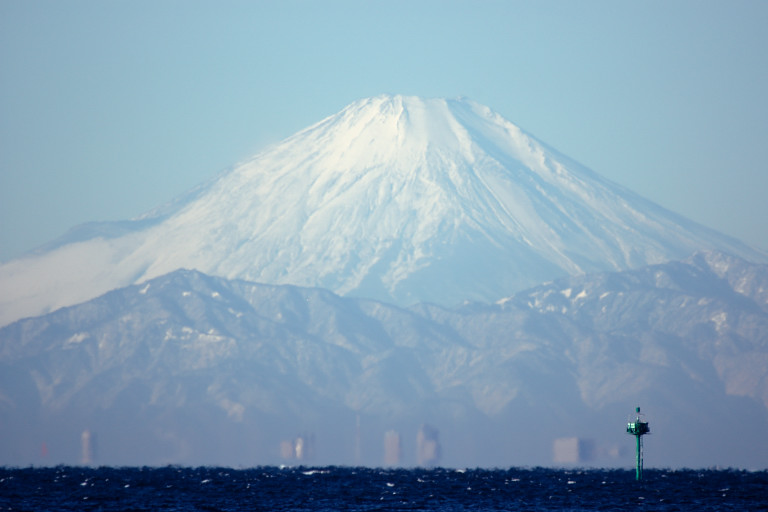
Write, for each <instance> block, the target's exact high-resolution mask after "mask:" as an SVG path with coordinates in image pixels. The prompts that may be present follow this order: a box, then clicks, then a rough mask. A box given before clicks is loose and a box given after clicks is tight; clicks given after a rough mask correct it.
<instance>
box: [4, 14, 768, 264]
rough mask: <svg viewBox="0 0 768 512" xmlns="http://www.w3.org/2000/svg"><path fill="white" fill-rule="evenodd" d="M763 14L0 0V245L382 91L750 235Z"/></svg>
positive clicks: (105, 209)
mask: <svg viewBox="0 0 768 512" xmlns="http://www.w3.org/2000/svg"><path fill="white" fill-rule="evenodd" d="M766 19H768V4H766V3H765V2H759V1H737V2H729V3H724V2H710V1H702V2H695V3H694V2H674V3H668V2H661V1H650V2H643V3H642V4H636V3H630V2H625V3H616V2H609V1H586V2H579V3H572V2H565V1H544V2H536V3H524V2H496V1H492V2H483V3H475V2H465V1H458V2H449V3H445V2H437V1H423V2H416V3H409V2H400V1H394V2H386V3H368V2H366V3H360V2H351V1H331V2H323V3H315V2H304V1H288V2H258V3H252V2H238V1H233V2H227V3H225V4H219V3H216V4H214V3H213V2H191V3H190V2H179V1H168V2H162V3H160V4H158V3H155V2H145V1H138V2H109V3H103V2H93V1H84V2H77V3H74V4H72V3H61V2H53V1H23V2H22V1H15V0H14V1H8V2H3V3H2V4H1V5H0V66H1V67H2V69H3V72H2V75H1V76H0V171H1V172H0V261H7V260H9V259H12V258H15V257H19V256H21V255H22V254H23V253H25V252H26V251H29V250H32V249H34V248H35V247H37V246H40V245H42V244H44V243H46V242H49V241H51V240H53V239H55V238H57V237H58V236H60V235H62V234H63V233H64V232H66V231H67V230H68V229H69V228H71V227H74V226H76V225H78V224H80V223H83V222H89V221H106V220H122V219H128V218H133V217H136V216H138V215H141V214H142V213H144V212H146V211H148V210H150V209H152V208H154V207H156V206H159V205H161V204H163V203H165V202H167V201H170V200H172V199H173V198H174V197H176V196H178V195H180V194H182V193H183V192H185V191H187V190H189V189H191V188H192V187H194V186H195V185H197V184H199V183H201V182H203V181H205V180H207V179H209V178H211V177H212V176H214V175H216V174H217V173H218V172H219V171H220V170H222V169H224V168H227V167H229V166H231V165H234V164H235V163H237V162H238V161H240V160H243V159H245V158H247V157H249V156H251V155H252V154H254V153H256V152H258V151H259V150H260V149H262V148H264V147H265V146H266V145H268V144H270V143H273V142H277V141H279V140H281V139H283V138H285V137H287V136H289V135H291V134H293V133H295V132H297V131H298V130H301V129H303V128H305V127H307V126H309V125H311V124H313V123H315V122H317V121H320V120H321V119H323V118H324V117H326V116H329V115H332V114H334V113H335V112H337V111H338V110H339V109H341V108H343V107H344V106H345V105H347V104H349V103H351V102H353V101H355V100H357V99H360V98H363V97H369V96H375V95H378V94H380V93H393V94H409V95H419V96H424V97H456V96H467V97H470V98H472V99H474V100H476V101H478V102H480V103H482V104H485V105H488V106H489V107H491V108H492V109H494V110H496V111H497V112H499V113H500V114H502V115H503V116H505V117H506V118H508V119H510V120H511V121H512V122H514V123H516V124H518V125H519V126H520V127H521V128H523V129H524V130H526V131H528V132H530V133H531V134H533V135H534V136H536V137H538V138H539V139H541V140H542V141H543V142H545V143H547V144H549V145H551V146H552V147H554V148H555V149H557V150H558V151H560V152H562V153H564V154H566V155H568V156H570V157H571V158H573V159H575V160H577V161H579V162H580V163H582V164H584V165H586V166H587V167H589V168H591V169H593V170H594V171H595V172H597V173H598V174H601V175H603V176H605V177H606V178H608V179H610V180H612V181H615V182H617V183H619V184H621V185H623V186H625V187H627V188H629V189H631V190H633V191H635V192H637V193H638V194H640V195H642V196H645V197H647V198H648V199H651V200H653V201H655V202H657V203H659V204H661V205H662V206H664V207H666V208H668V209H670V210H672V211H675V212H677V213H679V214H681V215H684V216H686V217H688V218H690V219H692V220H694V221H697V222H699V223H701V224H704V225H706V226H708V227H712V228H714V229H717V230H719V231H722V232H724V233H726V234H728V235H731V236H733V237H736V238H739V239H741V240H743V241H744V242H746V243H748V244H750V245H752V246H754V247H756V248H758V249H762V250H763V251H765V250H768V230H766V229H765V228H764V226H763V223H764V221H763V219H765V218H768V201H765V198H764V195H765V191H766V190H768V173H766V172H765V170H764V165H765V162H766V161H768V146H766V145H765V143H764V139H765V134H766V132H768V98H766V95H765V93H764V91H765V90H766V89H768V62H766V61H767V60H768V52H766V50H768V34H766V32H765V30H764V27H763V25H764V21H765V20H766Z"/></svg>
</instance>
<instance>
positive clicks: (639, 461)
mask: <svg viewBox="0 0 768 512" xmlns="http://www.w3.org/2000/svg"><path fill="white" fill-rule="evenodd" d="M635 412H636V413H637V416H636V418H635V421H630V422H629V423H627V434H632V435H633V436H635V440H636V455H635V458H636V469H635V480H642V479H643V435H644V434H648V433H649V432H650V431H651V429H650V427H649V426H648V422H647V421H642V420H641V419H640V408H639V407H637V408H635Z"/></svg>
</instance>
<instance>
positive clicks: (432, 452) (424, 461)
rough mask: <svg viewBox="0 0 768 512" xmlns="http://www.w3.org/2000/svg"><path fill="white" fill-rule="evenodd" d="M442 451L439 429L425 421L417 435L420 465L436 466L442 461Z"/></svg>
mask: <svg viewBox="0 0 768 512" xmlns="http://www.w3.org/2000/svg"><path fill="white" fill-rule="evenodd" d="M441 452H442V449H441V447H440V441H439V440H438V431H437V429H436V428H435V427H433V426H431V425H427V424H426V423H425V424H424V425H422V426H421V428H420V429H419V433H418V434H417V436H416V461H417V462H418V464H419V466H435V465H437V463H438V462H440V456H441V454H442V453H441Z"/></svg>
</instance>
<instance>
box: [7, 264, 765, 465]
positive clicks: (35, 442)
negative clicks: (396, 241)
mask: <svg viewBox="0 0 768 512" xmlns="http://www.w3.org/2000/svg"><path fill="white" fill-rule="evenodd" d="M636 405H642V406H643V410H644V411H645V412H646V413H647V414H648V418H649V420H650V422H651V429H652V433H653V435H652V436H651V438H650V439H648V440H647V441H646V462H647V463H648V464H649V465H651V466H656V467H658V466H667V467H670V466H671V467H680V466H688V467H703V466H712V465H723V466H737V467H753V468H764V467H765V463H766V459H765V453H767V450H768V440H766V436H765V435H764V432H765V429H766V428H768V266H766V265H756V264H751V263H748V262H746V261H744V260H741V259H739V258H735V257H732V256H728V255H725V254H722V253H713V252H709V253H699V254H697V255H695V256H694V257H692V258H690V259H688V260H686V261H680V262H670V263H665V264H658V265H652V266H645V267H641V268H638V269H635V270H631V271H623V272H614V273H600V274H589V275H583V276H578V277H569V278H564V279H561V280H556V281H553V282H551V283H548V284H545V285H540V286H537V287H535V288H532V289H529V290H526V291H523V292H520V293H518V294H515V295H513V296H511V297H507V298H505V299H503V300H501V301H499V303H498V304H483V303H473V304H465V305H463V306H460V307H456V308H444V307H440V306H437V305H428V304H420V305H417V306H414V307H412V308H409V309H403V308H399V307H396V306H392V305H387V304H384V303H380V302H376V301H371V300H364V299H355V298H345V297H340V296H338V295H335V294H333V293H331V292H329V291H327V290H322V289H318V288H301V287H295V286H288V285H280V286H274V285H263V284H255V283H250V282H245V281H230V280H226V279H223V278H217V277H211V276H206V275H204V274H201V273H199V272H196V271H186V270H184V271H175V272H173V273H170V274H168V275H165V276H161V277H158V278H155V279H152V280H149V281H146V282H144V283H142V284H140V285H132V286H129V287H126V288H122V289H119V290H115V291H112V292H109V293H107V294H105V295H103V296H101V297H99V298H97V299H93V300H91V301H88V302H86V303H83V304H79V305H77V306H73V307H68V308H63V309H60V310H58V311H55V312H53V313H49V314H47V315H45V316H41V317H37V318H29V319H24V320H20V321H18V322H15V323H13V324H11V325H9V326H6V327H4V328H2V329H0V424H2V425H3V436H0V465H1V464H30V463H35V464H46V463H47V464H55V463H60V462H68V463H76V462H78V461H79V460H80V452H79V448H80V444H79V440H80V434H81V432H82V431H84V430H89V431H92V432H94V433H96V434H97V435H98V438H99V457H98V458H97V459H96V460H95V462H96V463H104V464H163V463H181V464H227V465H257V464H277V463H281V462H289V463H290V461H286V460H285V459H282V458H281V456H280V451H279V447H280V443H281V441H285V440H290V439H292V438H293V437H294V436H298V435H302V434H306V435H307V436H313V439H315V448H316V450H315V458H314V459H311V460H308V461H307V462H308V463H313V464H368V465H380V464H382V461H383V452H382V445H383V439H384V437H385V432H388V431H390V430H395V431H397V432H399V433H400V435H401V436H402V440H403V454H402V459H401V463H402V464H403V465H406V466H407V465H413V464H415V463H416V458H415V456H414V455H415V448H416V447H415V438H416V433H417V430H418V428H419V425H421V424H422V423H424V422H427V423H429V424H431V425H433V427H434V428H436V429H437V430H439V433H440V441H441V443H442V445H443V454H444V458H443V460H441V463H442V464H446V465H449V466H465V467H466V466H486V467H488V466H499V467H506V466H510V465H549V464H552V462H553V460H552V446H553V440H554V439H556V438H563V437H573V436H576V437H580V438H582V439H587V440H589V439H592V440H594V442H595V444H596V458H595V459H594V460H592V461H589V460H585V461H582V463H585V464H589V463H593V464H598V465H602V466H605V465H620V466H621V465H623V466H628V467H631V466H632V464H633V453H632V446H633V441H632V440H631V439H630V438H629V437H628V436H627V435H626V433H625V432H624V427H625V424H624V420H625V419H626V416H627V414H629V413H631V412H632V411H633V410H634V407H635V406H636ZM41 443H46V446H47V452H48V454H47V455H46V456H44V455H41V454H40V445H41ZM623 450H625V451H623ZM294 462H295V461H294Z"/></svg>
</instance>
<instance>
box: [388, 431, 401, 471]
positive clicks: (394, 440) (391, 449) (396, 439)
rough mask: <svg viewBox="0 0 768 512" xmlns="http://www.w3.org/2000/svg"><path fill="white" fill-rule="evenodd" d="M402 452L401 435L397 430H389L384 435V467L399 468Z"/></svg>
mask: <svg viewBox="0 0 768 512" xmlns="http://www.w3.org/2000/svg"><path fill="white" fill-rule="evenodd" d="M402 452H403V450H402V445H401V444H400V433H399V432H397V431H395V430H387V431H386V432H385V433H384V465H385V466H399V465H400V455H401V454H402Z"/></svg>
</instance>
